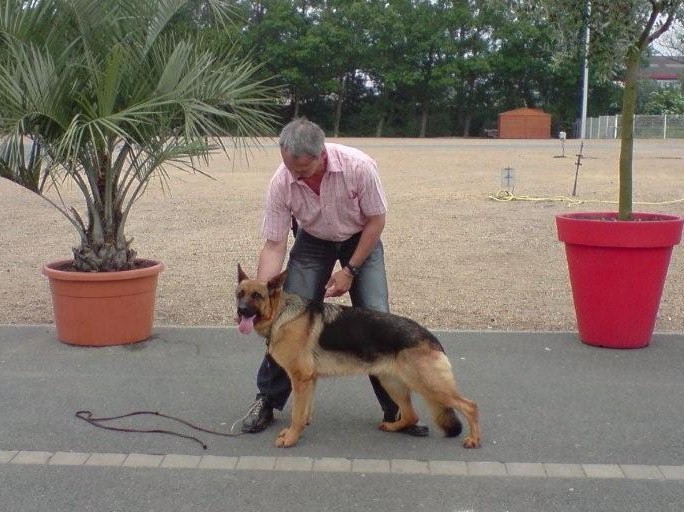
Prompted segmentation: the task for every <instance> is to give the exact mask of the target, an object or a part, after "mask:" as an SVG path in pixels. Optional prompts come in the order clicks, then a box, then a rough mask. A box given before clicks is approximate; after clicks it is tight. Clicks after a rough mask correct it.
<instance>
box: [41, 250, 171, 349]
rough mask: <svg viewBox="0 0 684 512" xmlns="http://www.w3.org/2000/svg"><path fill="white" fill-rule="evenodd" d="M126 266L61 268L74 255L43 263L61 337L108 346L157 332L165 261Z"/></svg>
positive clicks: (64, 340) (129, 341)
mask: <svg viewBox="0 0 684 512" xmlns="http://www.w3.org/2000/svg"><path fill="white" fill-rule="evenodd" d="M140 262H141V263H143V265H144V266H142V267H141V268H138V269H135V270H124V271H121V272H73V271H69V270H61V269H63V268H65V265H68V264H69V263H70V260H62V261H55V262H52V263H48V264H46V265H45V266H44V267H43V274H44V275H46V276H47V277H48V279H49V280H50V290H51V292H52V307H53V310H54V316H55V325H56V327H57V337H58V338H59V340H60V341H62V342H64V343H68V344H70V345H85V346H109V345H125V344H129V343H136V342H138V341H143V340H146V339H147V338H149V337H150V336H151V335H152V327H153V322H154V304H155V297H156V290H157V278H158V276H159V273H160V272H161V271H162V270H164V264H163V263H161V262H156V261H151V260H140Z"/></svg>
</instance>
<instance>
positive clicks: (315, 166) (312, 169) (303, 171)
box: [280, 148, 323, 180]
mask: <svg viewBox="0 0 684 512" xmlns="http://www.w3.org/2000/svg"><path fill="white" fill-rule="evenodd" d="M280 155H281V156H282V157H283V163H284V164H285V166H286V167H287V168H288V169H289V171H290V173H291V174H292V176H293V177H294V178H295V179H297V180H300V179H302V178H310V177H311V176H313V175H314V174H316V173H317V172H319V171H321V170H322V169H323V158H322V156H323V155H322V153H321V154H320V155H318V156H311V155H299V156H294V155H292V153H289V152H288V151H286V150H284V149H282V148H281V149H280Z"/></svg>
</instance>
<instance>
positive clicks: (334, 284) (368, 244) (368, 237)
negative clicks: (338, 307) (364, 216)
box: [325, 213, 385, 297]
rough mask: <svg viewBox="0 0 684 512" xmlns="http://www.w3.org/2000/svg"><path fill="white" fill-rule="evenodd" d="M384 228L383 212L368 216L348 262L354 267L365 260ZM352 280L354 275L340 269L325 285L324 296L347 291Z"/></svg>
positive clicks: (337, 294) (335, 295) (338, 294)
mask: <svg viewBox="0 0 684 512" xmlns="http://www.w3.org/2000/svg"><path fill="white" fill-rule="evenodd" d="M383 229H385V214H384V213H383V214H382V215H373V216H371V217H368V222H367V223H366V225H365V226H364V227H363V231H361V237H360V238H359V243H358V244H357V246H356V250H355V251H354V254H352V257H351V258H350V259H349V264H350V265H352V266H355V267H360V266H361V265H363V262H364V261H366V258H368V255H369V254H370V253H371V252H373V249H374V248H375V246H376V245H377V243H378V240H380V235H382V230H383ZM353 281H354V276H352V275H351V274H350V273H349V270H347V269H344V268H343V269H341V270H338V271H337V272H335V273H333V275H332V276H330V279H329V280H328V283H327V284H326V285H325V296H326V297H339V296H340V295H343V294H345V293H347V292H348V291H349V289H350V288H351V285H352V282H353Z"/></svg>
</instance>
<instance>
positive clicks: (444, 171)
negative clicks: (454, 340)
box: [0, 139, 684, 332]
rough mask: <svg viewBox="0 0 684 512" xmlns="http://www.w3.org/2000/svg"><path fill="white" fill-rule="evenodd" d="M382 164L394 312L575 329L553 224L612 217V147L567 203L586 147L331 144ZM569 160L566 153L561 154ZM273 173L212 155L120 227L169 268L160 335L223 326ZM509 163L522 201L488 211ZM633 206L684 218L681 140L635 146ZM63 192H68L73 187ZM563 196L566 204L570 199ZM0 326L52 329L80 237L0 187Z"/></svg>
mask: <svg viewBox="0 0 684 512" xmlns="http://www.w3.org/2000/svg"><path fill="white" fill-rule="evenodd" d="M331 140H333V141H336V142H341V143H343V144H348V145H351V146H356V147H358V148H360V149H362V150H364V151H366V152H367V153H369V154H370V155H372V156H373V157H374V158H375V159H376V160H377V161H378V164H379V167H380V171H381V178H382V181H383V183H384V186H385V189H386V192H387V196H388V200H389V208H390V210H389V213H388V216H387V225H386V228H385V233H384V237H383V238H384V243H385V251H386V263H387V269H388V277H389V284H390V295H391V307H392V310H393V311H394V312H395V313H399V314H402V315H406V316H410V317H412V318H414V319H416V320H418V321H420V322H423V323H424V324H426V325H427V326H429V327H433V328H448V329H495V330H575V329H576V326H575V317H574V310H573V306H572V299H571V292H570V287H569V282H568V277H567V267H566V261H565V255H564V248H563V246H562V244H561V243H560V242H558V240H557V236H556V228H555V220H554V215H555V214H556V213H559V212H566V211H578V210H601V211H611V210H615V209H616V206H615V204H614V203H613V201H614V200H615V199H616V196H617V160H618V152H619V144H618V142H617V141H588V142H587V143H586V144H585V145H584V150H583V154H584V157H585V158H583V159H582V166H581V167H580V170H579V180H578V187H577V195H576V197H575V199H577V200H579V201H578V202H576V203H575V202H571V201H569V200H568V199H567V198H568V197H569V196H571V192H572V188H573V181H574V178H575V170H576V165H575V163H576V160H577V157H576V154H577V153H578V152H579V149H580V143H579V141H575V140H569V141H567V142H566V144H565V149H564V151H563V149H562V147H561V143H560V142H559V141H557V140H548V141H522V140H477V139H427V140H425V139H423V140H418V139H338V140H335V139H331ZM563 153H564V154H565V157H564V158H560V156H561V155H562V154H563ZM278 163H279V153H278V151H277V146H276V144H275V142H274V141H273V140H264V141H262V145H261V147H254V148H252V150H251V155H250V156H249V159H248V160H246V159H245V158H244V157H242V156H239V155H238V156H234V157H232V158H231V159H227V158H226V157H224V156H221V155H218V156H215V157H214V158H212V159H211V162H210V164H209V165H208V166H207V167H206V171H207V172H208V173H209V174H211V176H212V177H213V179H209V178H207V177H205V176H202V175H199V174H194V175H189V174H183V173H181V172H177V171H173V172H172V173H171V177H170V179H169V181H168V185H169V187H168V188H169V190H168V191H166V192H164V191H163V189H162V187H161V186H159V184H158V183H156V182H155V183H152V185H151V186H150V188H149V190H148V193H147V195H146V196H144V198H143V199H142V200H140V202H139V203H138V204H137V206H136V207H134V210H133V214H132V218H131V219H130V222H129V226H128V236H129V237H133V238H134V239H135V241H134V248H135V249H136V250H137V251H138V254H139V256H142V257H149V258H155V259H160V260H162V261H164V262H165V264H166V267H167V268H166V271H165V272H164V273H163V274H162V275H161V278H160V283H159V290H158V303H157V317H156V321H157V323H158V324H164V325H232V324H233V311H234V302H233V290H234V286H235V279H236V264H237V263H238V262H241V263H242V264H243V266H244V267H245V268H246V269H247V271H248V272H249V273H253V272H254V270H255V266H256V262H257V255H258V252H259V249H260V247H261V244H262V240H261V238H260V226H261V217H262V213H261V212H262V203H263V198H264V191H265V189H266V185H267V183H268V181H269V178H270V176H271V174H272V173H273V171H274V169H275V167H276V166H277V164H278ZM505 168H511V169H513V171H512V174H513V175H514V178H515V189H514V194H515V195H516V196H517V197H518V198H519V199H520V200H516V201H507V202H502V201H495V200H492V199H490V198H489V197H488V196H489V195H490V194H495V193H496V192H497V191H499V190H500V189H501V175H502V170H503V169H505ZM635 173H636V182H635V195H636V197H635V199H636V201H638V202H642V203H641V204H638V205H637V207H636V209H638V210H641V211H657V212H667V213H676V214H680V215H684V201H683V200H682V198H684V141H675V140H670V141H658V140H649V141H645V140H638V141H637V142H636V148H635ZM67 193H69V191H68V190H67ZM564 198H565V199H564ZM0 204H1V205H2V208H1V209H0V324H36V323H39V324H43V323H50V322H51V321H52V313H51V305H50V297H49V290H48V283H47V281H46V280H45V278H43V277H42V276H41V274H40V269H41V266H42V264H43V263H44V262H46V261H50V260H55V259H62V258H68V257H69V256H70V249H71V246H72V245H74V244H75V242H76V237H75V235H74V233H73V232H72V229H71V227H70V225H69V223H68V222H67V221H66V219H65V218H63V217H62V216H61V215H60V214H59V213H58V212H57V211H56V210H55V209H53V208H52V207H51V206H50V205H49V204H48V203H47V202H45V201H44V200H42V199H41V198H39V197H37V196H34V195H32V194H30V193H29V192H27V191H25V190H23V189H20V188H18V187H16V186H15V185H13V184H11V183H9V182H8V181H6V180H2V179H0ZM683 291H684V253H683V252H682V248H681V247H679V248H676V249H675V251H674V253H673V258H672V265H671V267H670V271H669V275H668V281H667V284H666V288H665V292H664V295H663V299H662V303H661V308H660V314H659V318H658V323H657V325H656V329H657V330H659V331H677V332H682V331H684V293H683Z"/></svg>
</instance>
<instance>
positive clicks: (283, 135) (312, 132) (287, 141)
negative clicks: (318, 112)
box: [279, 117, 325, 157]
mask: <svg viewBox="0 0 684 512" xmlns="http://www.w3.org/2000/svg"><path fill="white" fill-rule="evenodd" d="M279 143H280V147H281V148H282V149H284V150H285V151H287V152H288V153H290V154H291V155H292V156H303V155H309V156H314V157H317V156H319V155H320V154H321V152H322V151H323V149H324V148H325V133H323V130H321V128H320V126H318V125H317V124H316V123H312V122H311V121H309V120H308V119H306V118H305V117H300V118H298V119H295V120H294V121H290V122H289V123H287V124H286V125H285V127H284V128H283V129H282V131H281V132H280V141H279Z"/></svg>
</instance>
